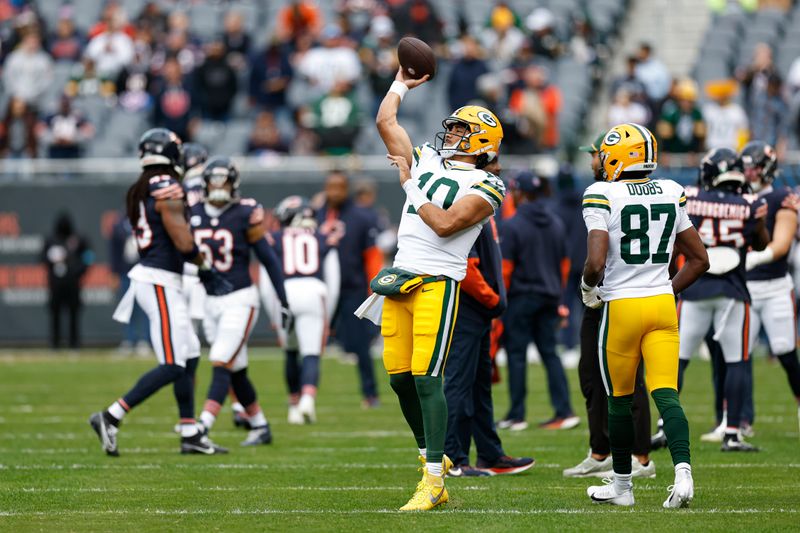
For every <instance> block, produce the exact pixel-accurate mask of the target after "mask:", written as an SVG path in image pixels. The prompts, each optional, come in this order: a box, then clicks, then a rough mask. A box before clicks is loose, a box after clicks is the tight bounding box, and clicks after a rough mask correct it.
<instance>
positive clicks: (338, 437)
mask: <svg viewBox="0 0 800 533" xmlns="http://www.w3.org/2000/svg"><path fill="white" fill-rule="evenodd" d="M253 351H254V352H255V353H256V355H255V356H254V357H253V359H254V361H253V362H252V366H251V375H252V376H253V377H254V382H255V383H256V386H257V389H258V391H259V394H260V395H261V402H262V406H264V408H265V411H266V412H267V415H268V417H269V418H270V420H271V423H272V428H273V432H274V435H275V441H274V444H272V445H271V446H268V447H261V448H258V449H252V448H248V449H242V448H239V446H238V443H239V442H240V441H241V440H242V439H243V437H244V433H243V432H241V431H238V430H234V429H233V427H232V424H231V422H230V419H229V417H228V416H227V413H228V411H227V409H226V411H225V413H226V414H225V416H224V417H221V418H220V420H219V421H218V423H217V426H216V428H215V431H214V433H213V436H214V438H215V440H217V441H218V442H219V443H220V444H222V445H225V446H230V447H231V453H230V454H229V455H222V456H213V457H206V456H181V455H180V454H179V453H177V445H178V439H177V437H176V436H175V435H174V434H173V433H172V426H173V424H174V423H175V419H176V416H177V413H176V408H175V405H174V400H173V397H172V391H171V389H165V390H163V391H161V392H160V393H159V394H158V395H157V396H156V397H154V398H152V399H151V400H150V401H149V402H147V403H145V404H144V405H142V406H140V407H139V408H137V409H136V410H135V411H134V412H133V413H132V414H131V415H130V416H129V417H128V418H127V419H126V421H125V424H124V425H123V427H122V433H121V436H120V450H121V453H122V456H121V457H119V458H112V457H106V456H105V455H104V454H103V453H102V452H101V450H100V446H99V443H98V441H97V439H96V437H95V435H94V433H93V432H92V431H91V429H90V428H89V426H88V424H87V418H88V416H89V414H90V413H91V412H92V411H94V410H98V409H100V408H103V407H105V406H106V405H107V404H108V403H109V402H110V401H112V400H114V399H115V398H116V397H117V396H119V395H120V394H121V393H123V392H124V391H125V390H126V389H127V388H128V387H129V386H130V385H131V384H132V383H133V380H134V379H135V378H136V377H138V375H139V374H140V373H141V372H142V371H144V370H146V369H147V368H149V367H150V366H152V364H153V363H152V361H151V360H141V359H134V360H130V359H128V360H121V359H115V358H113V357H111V356H108V355H106V354H105V353H103V352H87V353H86V354H85V355H82V356H81V357H77V356H71V357H70V356H65V355H61V356H54V355H52V354H48V353H39V352H36V353H34V352H20V351H18V352H14V353H12V352H8V351H7V352H3V353H2V354H0V376H1V377H0V531H136V532H144V531H209V530H214V531H253V530H274V531H290V530H296V531H300V530H304V531H317V530H326V531H328V530H331V531H336V530H351V531H377V530H382V531H390V530H391V531H412V530H413V531H473V530H482V531H530V530H549V531H556V530H567V529H569V530H594V531H603V530H606V531H610V530H614V531H623V530H634V529H637V530H640V531H642V530H649V531H662V530H663V531H680V530H685V531H697V530H701V529H703V530H706V531H715V530H719V531H722V530H726V531H730V530H751V531H753V530H758V531H766V530H792V529H793V530H797V529H798V527H800V439H799V438H798V437H799V436H798V422H797V411H796V406H795V404H794V401H793V400H792V398H791V394H790V392H789V389H788V386H787V384H786V379H785V376H784V374H783V371H782V370H781V368H780V367H779V366H777V365H771V364H769V363H767V362H766V361H763V360H760V361H758V362H757V365H756V388H755V390H756V409H757V417H758V418H757V423H756V430H757V433H758V434H757V436H756V438H754V439H752V440H753V442H754V443H756V444H758V445H760V446H762V448H763V451H762V452H761V453H759V454H746V455H736V454H723V453H721V452H719V451H718V445H712V444H704V443H700V442H699V436H700V433H701V432H703V431H706V430H708V429H709V427H710V426H711V425H712V406H711V392H710V390H711V384H710V378H709V372H710V369H709V366H708V364H707V363H704V362H700V361H695V362H693V363H692V365H691V366H690V367H689V371H688V381H687V383H688V384H687V387H686V390H685V391H684V395H683V402H684V406H685V408H686V412H687V415H688V417H689V420H690V423H691V426H692V445H693V448H692V456H693V464H694V477H695V483H696V485H695V500H694V502H693V504H692V507H691V508H690V509H682V510H672V511H667V510H664V509H662V508H661V502H662V501H663V500H664V498H665V497H666V494H667V492H666V489H667V486H668V485H669V484H670V483H671V482H672V466H671V463H670V460H669V455H668V453H667V452H665V451H659V452H656V453H655V454H654V456H653V458H654V460H655V461H656V464H657V469H658V477H657V478H656V479H652V480H645V481H639V482H638V483H637V484H636V487H635V494H636V507H635V508H634V509H633V510H628V509H617V508H606V507H599V506H597V505H592V504H591V503H589V501H588V500H587V498H586V495H585V489H586V487H587V486H588V485H590V484H591V483H593V481H592V480H568V479H564V478H563V477H562V475H561V471H562V469H563V468H565V467H567V466H572V465H573V464H575V463H577V462H578V461H579V460H580V459H582V458H583V457H584V455H585V453H586V450H587V446H588V444H587V435H588V431H587V429H586V424H585V422H582V424H581V426H579V428H577V429H575V430H572V431H566V432H550V431H543V430H538V429H529V430H527V431H524V432H521V433H515V434H509V433H507V432H506V433H501V437H502V438H503V442H504V445H505V448H506V451H507V452H508V453H510V454H514V455H522V454H533V455H534V456H535V457H536V460H537V464H536V466H535V467H534V468H533V469H532V470H531V471H529V472H528V473H525V474H521V475H518V476H498V477H493V478H480V479H453V480H450V481H449V482H448V487H449V490H450V498H451V499H450V503H449V504H447V506H446V507H445V508H444V509H443V510H441V511H434V512H430V513H424V514H413V515H409V514H401V513H399V512H396V509H397V508H398V507H399V506H401V505H402V504H403V503H405V501H406V500H407V499H408V497H409V496H410V495H411V492H412V490H413V488H414V486H415V484H416V482H417V481H418V478H419V474H418V472H417V470H416V468H417V466H418V463H417V461H416V449H415V445H414V441H413V439H412V437H411V435H410V432H409V430H408V428H407V427H406V425H405V423H404V421H403V420H402V417H401V415H400V411H399V408H398V405H397V402H396V399H395V398H394V395H393V393H392V392H391V391H390V390H389V388H388V382H387V380H386V379H385V376H383V375H382V374H380V375H381V389H382V393H383V406H382V407H381V408H380V409H377V410H372V411H364V410H362V409H361V407H360V403H359V398H358V394H357V392H356V391H357V382H356V370H355V368H354V367H352V366H348V365H343V364H341V363H339V362H338V360H336V359H335V358H328V359H324V363H323V374H322V388H321V393H320V397H319V401H318V405H319V407H318V416H319V423H318V424H316V425H314V426H303V427H295V426H288V425H287V423H286V421H285V395H284V385H283V381H282V372H283V370H282V361H281V359H280V358H279V354H278V352H277V351H275V350H266V349H257V350H253ZM376 366H377V365H376ZM209 375H210V370H209V366H208V364H207V363H205V362H204V363H203V364H202V365H201V367H200V380H199V384H198V391H199V392H200V394H199V396H201V397H203V398H204V396H205V390H206V387H207V384H208V378H209ZM569 377H570V385H571V387H572V390H573V396H572V398H573V402H574V405H575V408H576V410H577V411H578V412H579V413H580V414H581V415H582V417H583V415H584V409H583V399H582V398H581V396H580V394H579V392H578V388H577V376H576V374H575V372H570V375H569ZM529 383H530V385H531V393H530V396H529V406H530V411H531V417H530V421H532V422H535V421H538V420H542V419H545V418H547V417H548V416H549V415H550V411H549V407H548V406H547V405H546V403H545V402H546V400H545V398H546V396H545V386H544V373H543V370H542V368H541V367H538V366H534V367H531V368H530V379H529ZM495 401H496V412H497V413H499V414H503V409H504V407H505V405H506V402H507V394H506V390H505V387H504V386H503V385H501V386H499V387H498V388H496V389H495ZM197 403H198V407H199V406H201V405H202V401H198V402H197Z"/></svg>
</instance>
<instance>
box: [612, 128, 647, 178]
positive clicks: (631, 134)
mask: <svg viewBox="0 0 800 533" xmlns="http://www.w3.org/2000/svg"><path fill="white" fill-rule="evenodd" d="M599 152H600V164H601V165H602V167H603V177H604V178H605V180H606V181H615V180H617V179H619V177H620V175H622V173H623V172H637V171H639V172H648V173H649V172H652V171H653V170H655V169H656V167H657V166H658V143H657V142H656V138H655V136H654V135H653V133H652V132H651V131H650V130H648V129H647V128H645V127H644V126H640V125H639V124H634V123H633V122H629V123H626V124H619V125H617V126H614V127H613V128H611V129H610V130H608V132H607V133H606V136H605V137H604V138H603V143H602V144H601V145H600V150H599Z"/></svg>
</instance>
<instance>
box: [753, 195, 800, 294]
mask: <svg viewBox="0 0 800 533" xmlns="http://www.w3.org/2000/svg"><path fill="white" fill-rule="evenodd" d="M759 197H760V198H763V199H764V201H765V202H766V203H767V218H766V220H765V221H764V222H765V224H766V226H767V232H768V233H769V235H770V237H772V232H773V231H774V230H775V217H776V216H777V214H778V211H780V210H781V209H791V210H792V211H797V210H798V201H800V200H799V199H798V197H797V195H796V194H795V193H794V192H793V191H792V190H791V189H790V188H788V187H774V186H770V187H768V188H766V189H764V190H763V191H761V192H760V193H759ZM788 272H789V254H786V255H784V256H783V257H781V258H780V259H778V260H777V261H773V262H771V263H766V264H763V265H759V266H757V267H755V268H754V269H753V270H751V271H750V272H748V273H747V281H763V280H769V279H779V278H783V277H785V276H786V274H787V273H788Z"/></svg>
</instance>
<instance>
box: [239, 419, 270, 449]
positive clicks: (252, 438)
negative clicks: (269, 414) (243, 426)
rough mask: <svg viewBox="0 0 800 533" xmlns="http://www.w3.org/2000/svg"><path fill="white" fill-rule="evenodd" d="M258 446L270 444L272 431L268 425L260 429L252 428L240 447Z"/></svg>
mask: <svg viewBox="0 0 800 533" xmlns="http://www.w3.org/2000/svg"><path fill="white" fill-rule="evenodd" d="M259 444H272V430H271V429H270V428H269V423H268V424H267V425H266V426H263V427H260V428H253V429H251V430H250V432H249V433H248V434H247V438H246V439H244V440H243V441H242V446H258V445H259Z"/></svg>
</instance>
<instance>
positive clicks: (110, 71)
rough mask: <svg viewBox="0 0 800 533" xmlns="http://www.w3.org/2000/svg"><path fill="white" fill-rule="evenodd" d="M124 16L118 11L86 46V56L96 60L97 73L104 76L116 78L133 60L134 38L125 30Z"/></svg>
mask: <svg viewBox="0 0 800 533" xmlns="http://www.w3.org/2000/svg"><path fill="white" fill-rule="evenodd" d="M123 17H124V13H122V12H121V11H116V12H115V14H114V15H113V16H112V17H111V18H110V19H109V21H108V24H107V26H106V29H105V31H103V32H102V33H100V34H98V35H97V36H96V37H94V38H92V40H91V41H89V44H88V46H87V47H86V56H87V57H89V58H90V59H92V60H93V61H94V63H95V65H96V68H97V73H98V74H99V75H100V76H101V77H103V78H107V79H116V77H117V75H118V74H119V72H120V71H121V70H122V69H123V68H125V67H126V66H128V65H129V64H130V63H131V61H133V39H132V38H131V36H130V35H128V34H127V33H125V31H124V28H125V19H124V18H123Z"/></svg>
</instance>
